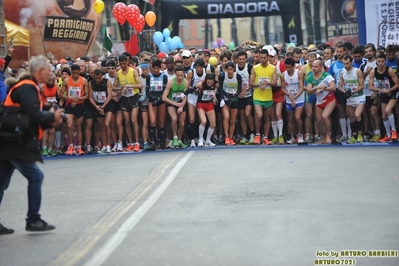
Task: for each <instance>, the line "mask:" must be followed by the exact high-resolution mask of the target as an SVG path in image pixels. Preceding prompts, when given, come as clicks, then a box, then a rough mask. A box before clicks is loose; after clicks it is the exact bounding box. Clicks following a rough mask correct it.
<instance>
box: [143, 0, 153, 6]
mask: <svg viewBox="0 0 399 266" xmlns="http://www.w3.org/2000/svg"><path fill="white" fill-rule="evenodd" d="M155 1H156V0H144V2H147V3H149V4H150V5H152V6H153V5H154V4H155Z"/></svg>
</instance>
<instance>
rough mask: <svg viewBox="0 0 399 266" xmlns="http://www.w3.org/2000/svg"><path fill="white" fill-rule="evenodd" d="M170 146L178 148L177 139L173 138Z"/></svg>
mask: <svg viewBox="0 0 399 266" xmlns="http://www.w3.org/2000/svg"><path fill="white" fill-rule="evenodd" d="M172 146H173V147H174V148H177V147H179V142H178V139H177V137H173V142H172Z"/></svg>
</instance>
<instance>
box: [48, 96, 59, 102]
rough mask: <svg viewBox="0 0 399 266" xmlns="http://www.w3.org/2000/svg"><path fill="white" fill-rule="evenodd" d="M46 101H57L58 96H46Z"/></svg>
mask: <svg viewBox="0 0 399 266" xmlns="http://www.w3.org/2000/svg"><path fill="white" fill-rule="evenodd" d="M46 102H48V103H56V102H57V98H56V97H46Z"/></svg>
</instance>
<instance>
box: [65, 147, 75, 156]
mask: <svg viewBox="0 0 399 266" xmlns="http://www.w3.org/2000/svg"><path fill="white" fill-rule="evenodd" d="M74 151H75V149H74V148H73V146H69V147H68V150H67V152H66V153H65V154H66V155H72V154H73V153H74Z"/></svg>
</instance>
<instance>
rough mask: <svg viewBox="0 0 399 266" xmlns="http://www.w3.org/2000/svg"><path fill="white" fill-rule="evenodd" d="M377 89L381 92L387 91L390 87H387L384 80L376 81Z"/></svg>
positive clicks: (386, 80) (386, 82)
mask: <svg viewBox="0 0 399 266" xmlns="http://www.w3.org/2000/svg"><path fill="white" fill-rule="evenodd" d="M378 87H379V88H380V89H382V90H389V89H390V87H391V86H390V85H389V80H388V79H384V80H378Z"/></svg>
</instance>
